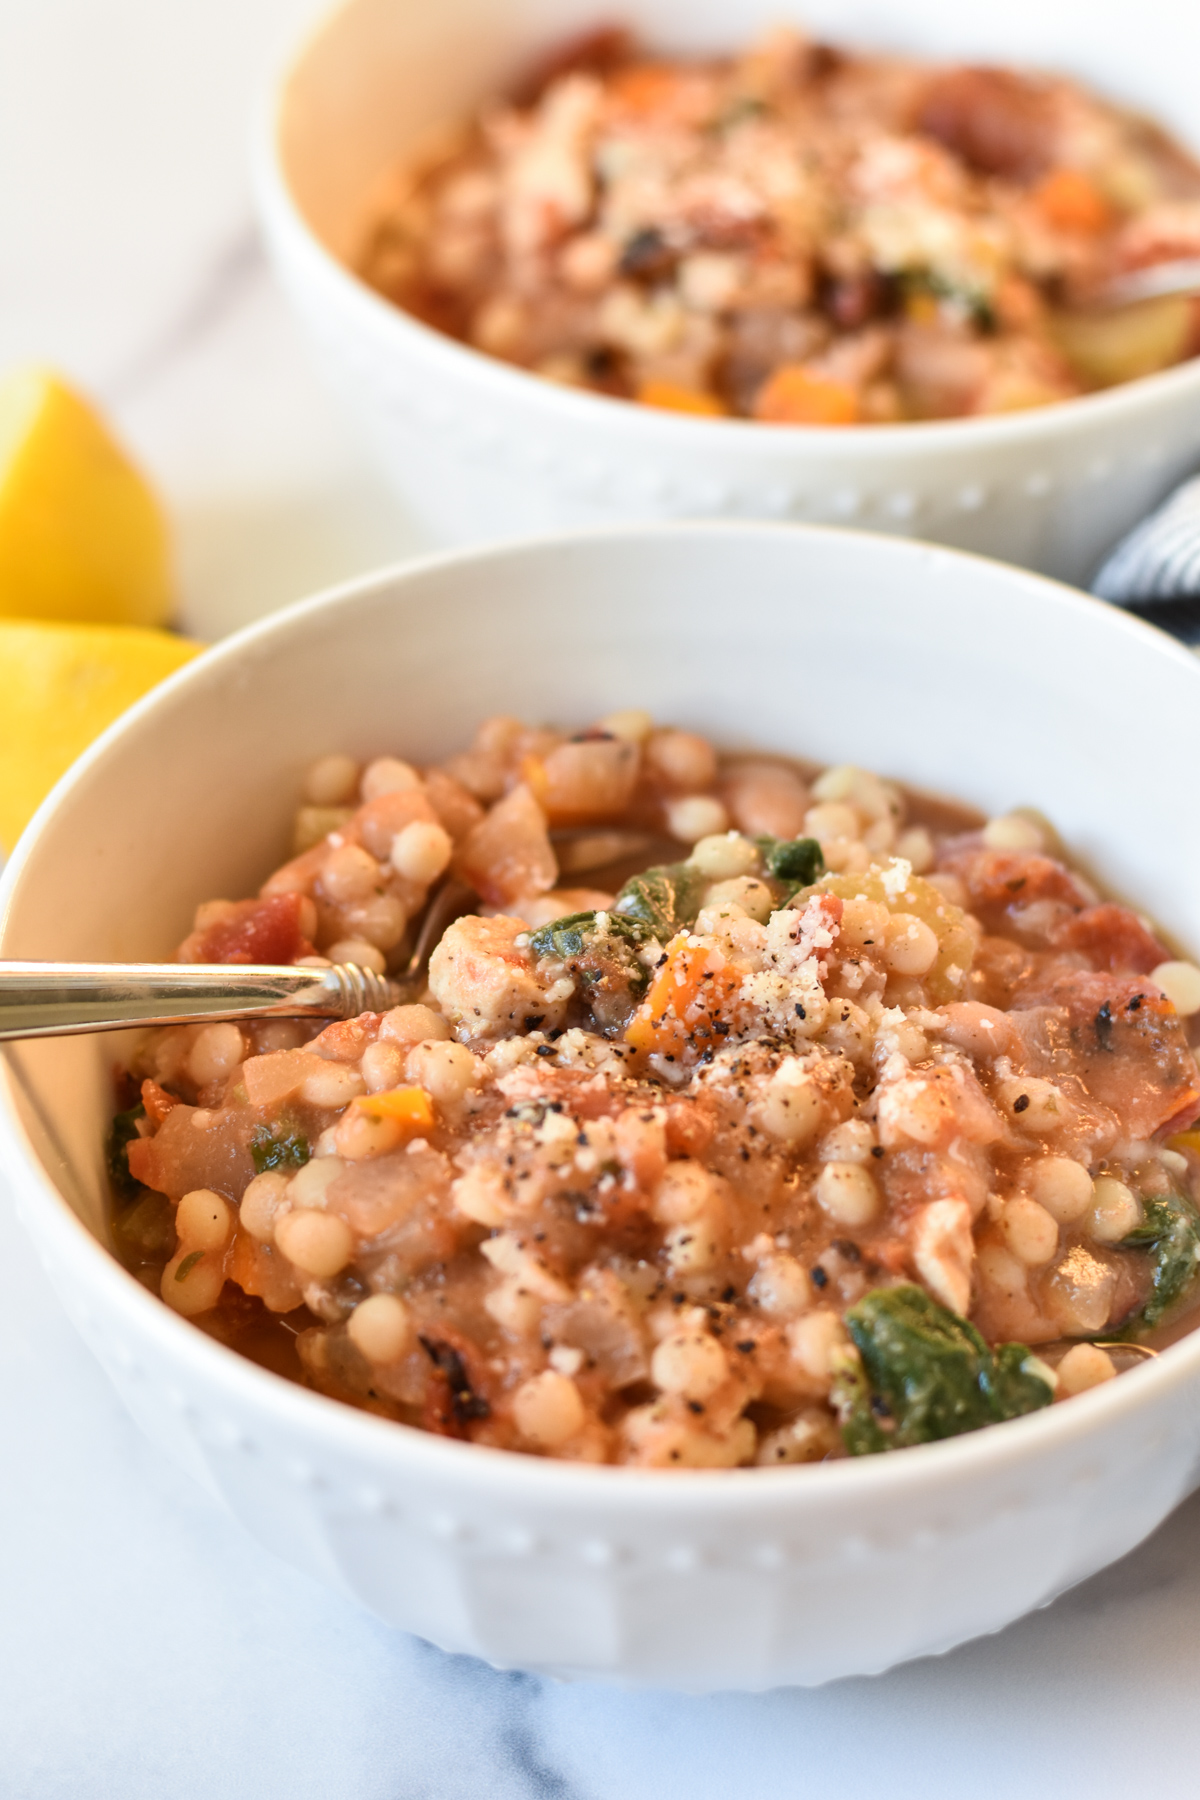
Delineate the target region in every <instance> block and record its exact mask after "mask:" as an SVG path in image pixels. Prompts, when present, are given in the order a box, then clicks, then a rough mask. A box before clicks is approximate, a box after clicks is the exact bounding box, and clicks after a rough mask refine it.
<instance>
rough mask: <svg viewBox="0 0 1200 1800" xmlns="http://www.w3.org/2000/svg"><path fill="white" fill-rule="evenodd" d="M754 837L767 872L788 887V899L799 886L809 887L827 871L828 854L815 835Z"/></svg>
mask: <svg viewBox="0 0 1200 1800" xmlns="http://www.w3.org/2000/svg"><path fill="white" fill-rule="evenodd" d="M754 841H755V843H756V844H757V845H758V849H759V854H760V855H761V857H762V859H763V865H764V867H765V868H766V871H767V874H768V875H769V876H770V877H771V879H772V880H773V881H779V882H782V883H783V886H784V888H785V889H786V890H787V891H786V893H785V895H784V898H785V899H786V900H790V899H791V897H792V895H793V894H794V893H796V892H797V891H798V890H799V889H800V888H802V887H810V886H811V885H812V883H813V882H814V881H815V880H816V879H817V876H818V875H823V874H824V872H825V858H824V857H823V856H822V855H821V846H820V844H818V842H817V840H816V838H810V837H800V838H773V837H757V838H755V840H754Z"/></svg>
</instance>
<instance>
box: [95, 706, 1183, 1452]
mask: <svg viewBox="0 0 1200 1800" xmlns="http://www.w3.org/2000/svg"><path fill="white" fill-rule="evenodd" d="M296 834H297V837H296V854H295V856H294V857H293V858H292V860H291V861H289V862H288V863H286V864H285V865H284V866H283V867H282V868H280V869H277V870H276V871H275V873H274V874H272V875H271V876H270V877H269V878H268V880H267V881H266V882H265V883H264V885H263V887H262V889H261V891H260V893H259V895H258V896H257V897H255V898H253V899H249V900H210V901H206V902H205V903H204V904H202V905H201V906H200V907H199V909H198V911H197V914H196V920H195V929H194V930H193V932H192V933H191V935H190V936H189V937H188V938H187V939H186V940H185V942H184V943H183V945H182V946H181V948H180V952H179V954H180V956H181V958H183V959H184V960H191V961H203V962H219V961H229V962H238V961H243V962H278V963H313V964H319V963H320V962H322V961H324V960H328V959H330V958H334V957H343V956H350V955H354V956H355V957H357V958H358V960H359V961H360V962H362V963H365V964H368V965H369V966H371V967H373V968H375V969H378V970H381V971H382V970H395V969H397V968H401V967H403V966H404V964H405V962H406V961H407V958H408V956H409V954H410V950H411V945H412V943H413V941H414V936H415V932H416V930H417V928H418V927H419V924H420V920H421V918H422V915H423V911H424V908H425V907H426V903H427V901H428V900H429V897H430V894H431V893H432V892H434V891H436V890H438V889H439V888H440V886H441V884H443V883H444V882H445V881H447V880H451V879H454V880H457V881H459V882H461V883H463V884H465V885H466V887H467V888H469V889H470V890H472V892H473V894H474V896H475V899H474V903H473V910H471V911H469V912H467V913H466V914H465V915H464V916H461V917H459V918H457V919H455V920H454V922H452V923H451V924H449V925H448V926H447V927H446V928H445V930H444V932H443V933H442V936H441V938H440V941H439V942H438V943H437V944H436V947H435V948H434V950H433V953H432V957H431V961H430V963H429V968H428V979H427V988H426V990H425V992H424V993H423V994H422V995H421V997H420V998H419V1000H417V1001H414V1003H412V1004H408V1005H402V1006H398V1007H396V1008H394V1009H393V1010H392V1011H390V1012H387V1013H384V1014H382V1015H379V1014H364V1015H363V1016H361V1017H359V1018H356V1019H353V1020H351V1021H349V1022H347V1023H344V1024H334V1025H330V1026H328V1027H326V1028H325V1029H323V1030H322V1029H318V1028H317V1027H316V1026H315V1025H308V1024H303V1023H299V1022H295V1021H284V1020H279V1021H273V1022H268V1023H255V1024H252V1025H245V1026H240V1025H236V1024H230V1023H223V1024H216V1025H209V1026H206V1027H196V1026H191V1027H173V1028H170V1029H167V1030H161V1031H158V1032H156V1033H154V1034H153V1035H151V1036H149V1037H148V1038H147V1040H146V1041H145V1043H144V1044H143V1046H142V1048H141V1050H140V1052H139V1054H138V1056H137V1057H136V1059H135V1061H134V1063H133V1066H132V1068H131V1069H130V1070H129V1071H128V1072H127V1073H126V1074H125V1075H123V1077H122V1080H123V1082H124V1084H125V1087H126V1093H125V1103H126V1108H127V1110H125V1111H124V1112H123V1113H122V1114H121V1115H120V1116H119V1117H118V1119H117V1120H116V1122H115V1125H114V1132H113V1137H112V1140H111V1145H110V1163H111V1168H112V1172H113V1180H114V1190H115V1202H114V1233H115V1239H116V1242H117V1245H118V1246H119V1249H120V1252H121V1254H122V1256H123V1257H124V1259H125V1261H126V1262H127V1264H128V1265H129V1266H130V1267H131V1268H133V1269H134V1270H135V1271H136V1272H137V1273H138V1275H139V1277H140V1278H141V1279H142V1280H144V1281H145V1282H146V1283H147V1284H148V1285H150V1286H152V1287H153V1288H154V1289H155V1290H156V1291H157V1292H159V1293H161V1295H162V1297H163V1299H164V1300H165V1301H166V1303H167V1304H168V1305H169V1306H171V1307H172V1308H174V1310H175V1311H177V1312H179V1313H181V1314H183V1315H184V1316H185V1317H187V1318H190V1319H193V1320H194V1321H195V1322H196V1324H197V1325H199V1326H200V1327H201V1328H203V1329H204V1330H205V1331H207V1332H209V1333H211V1334H212V1335H214V1336H216V1337H218V1338H220V1339H222V1340H223V1341H225V1342H227V1343H229V1344H231V1345H233V1346H234V1347H236V1348H239V1349H241V1350H243V1351H245V1352H246V1353H247V1354H249V1355H251V1356H254V1357H256V1358H257V1359H258V1360H260V1361H262V1362H265V1363H266V1364H267V1365H268V1366H270V1367H273V1368H275V1369H276V1370H277V1371H279V1372H280V1373H282V1374H285V1375H290V1376H291V1377H293V1378H294V1379H296V1380H299V1381H303V1382H305V1383H307V1384H308V1385H309V1386H311V1387H313V1388H315V1389H317V1390H319V1391H320V1392H321V1393H323V1394H326V1395H330V1396H333V1397H335V1398H337V1399H340V1400H343V1401H346V1402H348V1403H350V1404H352V1405H355V1406H359V1407H363V1408H365V1409H367V1410H369V1411H372V1412H375V1413H378V1414H381V1415H384V1416H386V1417H388V1418H391V1419H394V1420H397V1421H400V1422H402V1423H404V1424H407V1425H410V1426H418V1427H421V1428H423V1429H425V1430H428V1431H433V1432H439V1433H442V1434H446V1435H450V1436H454V1437H459V1438H466V1439H470V1440H472V1441H474V1442H476V1443H483V1444H489V1445H493V1446H497V1447H500V1448H504V1449H510V1450H516V1451H522V1452H526V1453H528V1454H532V1455H545V1456H556V1457H566V1458H574V1459H577V1460H584V1461H591V1462H609V1463H626V1464H637V1465H640V1466H643V1467H653V1468H664V1469H670V1468H728V1467H734V1466H736V1465H747V1464H749V1465H760V1466H762V1465H775V1464H781V1463H794V1462H807V1461H814V1460H819V1459H822V1458H826V1457H834V1456H841V1455H844V1454H847V1453H849V1454H861V1453H864V1452H878V1451H886V1450H890V1449H895V1448H900V1447H903V1446H905V1445H908V1444H914V1443H920V1442H924V1441H928V1440H929V1439H931V1438H938V1437H945V1436H949V1435H952V1434H954V1433H956V1432H960V1431H964V1430H972V1429H975V1428H977V1427H979V1426H982V1425H985V1424H990V1423H994V1422H998V1421H1001V1420H1004V1419H1007V1418H1011V1417H1013V1416H1015V1415H1017V1414H1019V1413H1024V1412H1028V1411H1031V1410H1033V1409H1035V1408H1037V1407H1040V1406H1043V1405H1046V1404H1049V1403H1050V1402H1051V1401H1052V1400H1055V1399H1057V1400H1063V1399H1066V1398H1068V1397H1071V1396H1074V1395H1077V1394H1079V1393H1080V1392H1082V1391H1083V1390H1085V1389H1087V1388H1090V1387H1094V1386H1096V1385H1098V1384H1100V1383H1103V1382H1105V1381H1107V1380H1109V1379H1110V1378H1111V1377H1112V1376H1113V1375H1114V1374H1117V1373H1119V1372H1120V1371H1121V1370H1122V1369H1125V1368H1127V1367H1129V1366H1130V1365H1131V1364H1132V1363H1133V1362H1134V1361H1136V1360H1137V1359H1138V1358H1139V1357H1141V1356H1143V1355H1146V1354H1150V1353H1152V1350H1153V1347H1154V1345H1155V1344H1159V1343H1161V1342H1163V1341H1165V1338H1168V1337H1169V1336H1170V1335H1171V1334H1172V1333H1173V1332H1177V1331H1179V1330H1181V1329H1184V1328H1186V1326H1187V1324H1188V1323H1189V1322H1190V1317H1189V1308H1190V1307H1191V1305H1192V1302H1193V1294H1194V1289H1195V1275H1196V1267H1197V1260H1198V1258H1200V1215H1198V1213H1197V1210H1196V1204H1195V1189H1196V1182H1197V1179H1200V1132H1195V1131H1192V1130H1191V1129H1189V1128H1190V1127H1191V1126H1192V1124H1193V1122H1194V1121H1195V1119H1196V1117H1197V1115H1198V1114H1200V1074H1198V1070H1197V1062H1196V1057H1195V1055H1194V1054H1193V1051H1192V1048H1191V1044H1190V1038H1189V1032H1190V1030H1191V1025H1192V1020H1193V1017H1195V1016H1196V1015H1197V1014H1198V1013H1200V974H1198V973H1197V970H1196V969H1195V968H1194V967H1192V965H1190V964H1187V963H1182V962H1180V960H1179V959H1178V957H1176V956H1174V955H1172V953H1171V951H1170V950H1169V949H1168V948H1167V947H1166V946H1165V945H1164V944H1162V943H1161V942H1160V941H1159V939H1158V938H1157V936H1156V935H1155V932H1154V930H1153V928H1152V927H1151V926H1150V925H1149V924H1148V923H1147V921H1146V920H1144V919H1143V918H1141V917H1140V916H1138V915H1137V914H1135V913H1133V912H1131V911H1129V910H1128V909H1126V908H1125V907H1122V906H1118V905H1115V904H1113V903H1112V902H1110V901H1108V900H1105V899H1104V898H1102V897H1101V896H1100V895H1098V894H1097V893H1096V892H1095V890H1094V889H1093V888H1092V887H1091V886H1090V884H1089V883H1088V881H1087V880H1086V879H1085V878H1084V876H1082V875H1081V874H1080V873H1078V872H1077V871H1075V870H1073V869H1072V868H1071V867H1069V866H1068V865H1067V863H1066V862H1065V861H1064V860H1063V859H1062V857H1061V854H1060V853H1059V852H1058V851H1057V849H1056V847H1055V844H1054V842H1053V838H1052V834H1051V832H1050V829H1049V827H1048V826H1046V825H1045V824H1044V823H1043V822H1041V821H1039V820H1038V819H1037V818H1036V817H1035V816H1033V815H1029V814H1023V813H1022V814H1013V815H1009V816H1005V817H1002V818H997V819H992V820H984V819H982V818H980V817H978V816H977V815H974V814H970V813H967V812H966V811H965V810H964V809H962V808H954V807H951V806H949V805H947V804H945V803H942V802H937V801H933V800H931V799H929V798H927V797H924V796H921V795H917V794H912V793H907V792H905V791H903V790H902V789H900V788H899V787H897V786H895V785H894V784H892V783H891V782H888V781H886V780H882V779H880V778H879V777H878V776H876V775H874V774H870V773H868V772H866V771H864V770H862V769H858V768H853V767H848V766H842V767H837V768H828V769H824V770H816V769H813V768H810V767H802V766H801V765H799V764H796V763H793V762H790V761H788V760H786V759H783V758H779V757H754V756H745V755H742V756H736V757H731V756H723V755H721V754H719V753H718V752H717V750H716V749H715V748H714V747H713V746H712V745H711V744H709V743H708V742H707V741H706V740H705V739H704V738H703V737H700V736H698V735H696V734H694V733H692V732H687V731H679V730H672V729H667V728H661V727H657V726H655V725H654V723H653V722H652V721H651V719H650V718H648V717H647V716H645V715H644V714H641V713H637V712H628V711H627V712H620V713H614V714H612V715H610V716H609V717H607V718H605V719H601V720H600V721H599V722H598V723H597V724H595V725H594V726H592V727H591V728H590V729H587V730H585V731H582V732H580V733H578V734H576V735H567V734H566V733H563V732H558V731H549V730H541V729H534V728H529V727H526V726H524V725H522V724H520V723H519V722H518V721H516V720H515V719H509V718H496V719H491V720H488V721H487V722H486V723H485V724H484V725H483V726H482V727H481V729H480V731H479V732H478V734H477V736H476V738H475V741H474V742H473V744H472V745H471V746H470V747H469V748H468V749H467V750H465V751H464V752H463V753H462V754H461V755H458V756H455V757H452V758H451V759H450V760H449V761H448V762H446V763H443V764H441V765H438V766H434V767H423V766H417V765H414V764H411V763H408V762H406V761H402V760H399V759H398V758H395V757H391V756H382V757H379V758H377V759H376V760H375V761H373V762H370V763H368V764H367V765H366V766H365V767H362V766H360V765H359V764H358V763H356V762H354V761H352V760H351V759H350V758H348V757H345V756H340V755H331V756H325V757H323V758H322V759H321V760H320V761H318V762H316V763H315V764H314V765H313V766H312V768H311V769H310V770H309V773H308V777H307V781H306V785H305V792H304V794H303V796H302V799H301V804H300V806H299V810H298V812H297V816H296Z"/></svg>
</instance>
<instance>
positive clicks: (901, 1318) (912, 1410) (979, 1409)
mask: <svg viewBox="0 0 1200 1800" xmlns="http://www.w3.org/2000/svg"><path fill="white" fill-rule="evenodd" d="M846 1326H847V1329H848V1330H849V1332H850V1336H851V1338H852V1339H853V1340H854V1344H855V1347H856V1349H857V1350H858V1359H857V1360H852V1359H851V1358H850V1357H849V1356H847V1358H846V1359H845V1365H844V1367H843V1369H842V1370H841V1371H839V1374H838V1378H837V1380H836V1382H835V1385H834V1396H833V1397H834V1403H835V1405H836V1406H837V1408H838V1412H839V1414H840V1419H841V1427H842V1438H843V1441H844V1443H845V1445H846V1448H847V1450H848V1451H849V1452H850V1454H851V1455H852V1456H864V1455H873V1454H876V1453H877V1452H879V1451H881V1450H901V1449H905V1448H907V1447H908V1446H909V1445H911V1444H927V1443H931V1442H933V1441H934V1440H935V1439H937V1438H947V1437H957V1436H958V1435H959V1433H960V1432H964V1431H978V1430H979V1429H980V1428H981V1426H984V1425H993V1424H997V1423H999V1422H1000V1421H1001V1420H1003V1419H1013V1418H1016V1417H1018V1416H1019V1415H1020V1414H1021V1413H1027V1412H1033V1411H1035V1410H1036V1409H1037V1408H1038V1407H1041V1406H1047V1405H1049V1403H1050V1401H1051V1399H1052V1398H1053V1387H1052V1385H1051V1382H1050V1380H1049V1379H1048V1378H1047V1371H1046V1370H1045V1368H1044V1365H1043V1364H1042V1363H1040V1362H1039V1360H1038V1359H1037V1357H1035V1356H1034V1355H1033V1353H1032V1352H1031V1351H1030V1350H1027V1349H1026V1347H1025V1346H1024V1345H1023V1344H1004V1345H1002V1346H1001V1347H1000V1348H999V1349H998V1350H997V1351H995V1352H993V1351H991V1350H990V1349H989V1348H988V1346H987V1344H986V1343H985V1342H984V1340H983V1339H982V1338H981V1337H980V1335H979V1333H978V1332H977V1331H976V1329H975V1327H974V1326H973V1325H971V1324H969V1323H968V1321H967V1320H966V1319H962V1318H959V1316H958V1314H957V1313H952V1312H950V1311H949V1310H948V1309H947V1308H946V1307H944V1306H939V1304H938V1303H937V1301H936V1300H933V1299H931V1298H930V1296H929V1295H928V1294H927V1293H926V1292H925V1290H924V1289H923V1288H919V1287H913V1286H905V1287H894V1288H877V1289H875V1290H874V1292H872V1293H869V1294H866V1295H865V1296H864V1297H863V1299H862V1300H860V1301H859V1302H858V1304H857V1306H853V1307H851V1308H850V1310H849V1312H848V1313H847V1314H846Z"/></svg>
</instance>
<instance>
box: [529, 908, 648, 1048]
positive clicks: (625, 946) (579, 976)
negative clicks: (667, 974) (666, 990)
mask: <svg viewBox="0 0 1200 1800" xmlns="http://www.w3.org/2000/svg"><path fill="white" fill-rule="evenodd" d="M651 936H652V932H651V929H650V927H649V926H648V925H647V924H646V923H645V922H644V921H643V920H641V919H636V918H634V919H631V918H626V917H623V916H622V915H620V914H618V913H616V912H600V913H594V912H586V913H568V914H567V916H566V917H565V918H562V919H552V920H551V922H550V924H549V925H543V926H542V927H541V929H540V930H539V931H534V932H531V933H530V937H529V943H530V947H531V948H532V949H533V951H534V952H535V953H536V954H537V955H538V956H556V957H558V958H560V960H561V961H562V962H564V963H566V965H567V967H568V969H569V970H570V972H571V974H572V975H573V976H574V977H575V980H576V983H577V989H576V991H577V994H578V995H579V998H580V1000H581V1001H582V1002H583V1003H584V1005H586V1007H587V1009H588V1011H589V1012H590V1014H591V1023H592V1024H593V1025H594V1026H595V1027H596V1029H598V1030H600V1031H602V1032H607V1033H609V1034H612V1033H615V1032H618V1031H623V1030H624V1029H625V1026H626V1024H627V1023H628V1021H629V1018H630V1016H631V1015H632V1013H633V1010H634V1008H635V1007H636V1006H637V1004H638V1002H639V1001H640V999H641V998H642V995H643V994H644V992H645V990H646V988H647V986H648V985H649V981H650V973H649V970H648V969H646V968H645V967H644V966H643V964H642V963H641V961H640V960H639V958H638V954H637V953H638V950H639V948H640V947H641V945H642V944H644V943H646V942H647V941H648V939H649V938H650V937H651ZM542 1048H548V1046H542Z"/></svg>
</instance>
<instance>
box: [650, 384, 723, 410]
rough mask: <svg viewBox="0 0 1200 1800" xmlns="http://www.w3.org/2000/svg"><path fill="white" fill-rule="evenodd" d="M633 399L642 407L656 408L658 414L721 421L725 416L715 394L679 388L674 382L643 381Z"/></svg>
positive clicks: (696, 389) (695, 389)
mask: <svg viewBox="0 0 1200 1800" xmlns="http://www.w3.org/2000/svg"><path fill="white" fill-rule="evenodd" d="M634 398H635V399H636V400H637V401H638V402H639V404H640V405H642V406H656V407H658V409H659V411H660V412H678V413H695V414H696V416H697V417H698V418H702V419H723V418H724V417H725V415H726V408H725V407H724V406H723V405H722V403H721V401H720V400H718V399H717V396H716V395H715V394H703V393H701V392H700V390H699V389H698V388H687V387H680V386H679V384H678V383H677V382H674V381H643V382H642V383H641V385H640V386H639V388H638V391H637V393H636V395H635V396H634Z"/></svg>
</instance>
